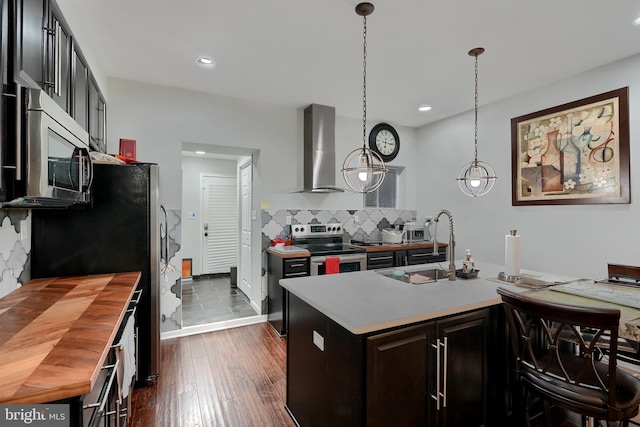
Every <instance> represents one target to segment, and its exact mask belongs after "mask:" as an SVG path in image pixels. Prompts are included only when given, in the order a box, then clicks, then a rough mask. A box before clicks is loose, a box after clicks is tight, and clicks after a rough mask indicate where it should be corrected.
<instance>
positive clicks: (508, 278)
mask: <svg viewBox="0 0 640 427" xmlns="http://www.w3.org/2000/svg"><path fill="white" fill-rule="evenodd" d="M517 234H518V230H509V235H510V236H516V235H517ZM519 278H520V275H512V274H506V273H505V272H504V271H501V272H500V273H498V280H502V281H503V282H509V283H514V282H515V281H516V280H518V279H519Z"/></svg>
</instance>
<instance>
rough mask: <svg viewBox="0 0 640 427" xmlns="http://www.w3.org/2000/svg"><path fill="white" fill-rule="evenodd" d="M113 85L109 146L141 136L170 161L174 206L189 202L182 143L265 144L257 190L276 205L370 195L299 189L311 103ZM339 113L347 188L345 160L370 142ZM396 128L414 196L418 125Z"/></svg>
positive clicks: (168, 186)
mask: <svg viewBox="0 0 640 427" xmlns="http://www.w3.org/2000/svg"><path fill="white" fill-rule="evenodd" d="M108 84H109V104H108V109H109V110H108V111H109V114H108V118H107V138H108V141H107V144H108V151H109V152H117V149H118V140H119V138H131V139H135V140H137V142H138V147H137V153H138V158H139V159H142V160H144V161H153V162H157V163H159V164H160V165H161V167H162V169H161V170H162V174H161V192H162V196H163V203H166V205H167V206H168V207H178V206H179V203H180V201H181V198H180V197H179V195H180V193H181V189H180V161H179V159H180V150H181V144H182V142H188V143H196V144H208V145H220V146H232V147H241V148H247V149H255V150H261V151H260V155H259V158H258V159H257V161H256V162H257V173H258V176H255V177H254V182H255V186H254V194H256V197H258V199H257V200H258V201H259V202H266V203H267V204H268V208H270V209H286V208H296V209H319V208H322V209H357V208H361V207H362V197H361V196H360V195H356V194H353V193H344V194H335V193H334V194H328V195H320V194H298V193H294V192H295V191H297V190H300V189H302V180H303V178H302V177H303V170H302V155H303V152H302V150H303V147H302V141H303V137H302V135H303V128H302V122H303V115H302V114H303V109H304V107H306V105H302V106H299V107H297V108H287V107H282V106H277V105H271V104H260V103H256V102H250V101H245V100H241V99H236V98H230V97H224V96H219V95H211V94H204V93H199V92H193V91H187V90H182V89H175V88H168V87H163V86H157V85H150V84H145V83H140V82H134V81H128V80H121V79H115V78H110V79H109V80H108ZM312 102H313V100H310V101H309V103H312ZM336 114H337V115H336V184H337V185H338V186H342V187H345V185H344V182H343V179H342V176H341V174H340V169H341V168H342V161H343V159H344V157H345V156H346V155H347V153H349V152H350V151H351V150H353V149H354V148H357V147H359V146H361V145H362V121H361V120H358V119H352V118H346V117H341V116H339V111H336ZM373 125H374V124H368V127H369V128H371V127H372V126H373ZM396 129H397V130H398V134H399V136H400V141H401V150H400V154H399V155H398V157H397V158H396V159H395V160H394V161H393V163H392V165H399V166H406V167H407V168H408V170H407V172H406V173H407V179H406V182H407V188H406V192H407V194H409V195H413V194H414V192H415V185H416V184H415V183H416V179H415V161H414V159H415V153H416V130H415V129H413V128H407V127H402V126H396ZM259 202H258V205H257V206H260V203H259ZM414 203H415V201H414V198H413V197H408V200H406V201H405V202H404V206H399V207H400V208H403V209H413V208H415V204H414Z"/></svg>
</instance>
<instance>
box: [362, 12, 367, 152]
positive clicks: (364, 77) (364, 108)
mask: <svg viewBox="0 0 640 427" xmlns="http://www.w3.org/2000/svg"><path fill="white" fill-rule="evenodd" d="M362 39H363V42H362V146H363V148H366V146H367V144H366V141H367V14H366V13H365V14H363V15H362Z"/></svg>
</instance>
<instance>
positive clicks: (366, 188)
mask: <svg viewBox="0 0 640 427" xmlns="http://www.w3.org/2000/svg"><path fill="white" fill-rule="evenodd" d="M386 173H387V169H386V167H385V166H384V161H383V160H382V159H381V158H380V156H379V155H378V153H376V152H375V151H373V150H371V149H369V148H366V147H362V148H356V149H355V150H353V151H352V152H350V153H349V154H348V155H347V158H346V159H345V160H344V163H343V165H342V175H343V176H344V180H345V182H346V183H347V185H348V186H349V188H351V189H352V190H353V191H355V192H357V193H370V192H371V191H375V190H377V189H378V188H380V186H381V185H382V183H383V182H384V177H385V175H386Z"/></svg>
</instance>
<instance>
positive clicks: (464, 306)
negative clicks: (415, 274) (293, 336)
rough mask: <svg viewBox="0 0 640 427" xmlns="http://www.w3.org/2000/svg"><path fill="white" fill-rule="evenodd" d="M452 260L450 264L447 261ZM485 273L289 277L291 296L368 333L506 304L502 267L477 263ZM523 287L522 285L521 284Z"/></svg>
mask: <svg viewBox="0 0 640 427" xmlns="http://www.w3.org/2000/svg"><path fill="white" fill-rule="evenodd" d="M445 264H446V265H445ZM434 266H435V267H436V268H442V269H446V267H447V266H448V263H442V265H440V264H427V265H416V266H407V267H403V268H402V270H403V271H406V272H412V271H420V270H423V269H425V268H432V267H434ZM476 268H477V269H478V270H479V276H480V277H477V278H474V279H461V278H458V279H457V280H455V281H450V280H447V279H439V280H438V281H437V282H433V283H425V284H410V283H404V282H402V281H399V280H395V279H393V278H390V277H386V276H384V275H382V274H380V273H379V270H378V271H366V272H357V273H347V274H337V275H330V276H311V277H305V278H295V279H284V280H281V281H280V283H281V285H282V286H283V287H284V288H285V289H287V290H288V291H289V292H290V293H291V294H294V295H296V296H297V297H298V298H300V299H301V300H303V301H304V302H306V303H307V304H309V305H310V306H311V307H313V308H315V309H316V310H318V311H319V312H321V313H323V314H324V315H326V316H327V317H329V318H330V319H331V320H333V321H335V322H336V323H337V324H339V325H340V326H342V327H344V328H345V329H346V330H348V331H349V332H351V333H353V334H367V333H371V332H375V331H380V330H384V329H388V328H394V327H398V326H402V325H407V324H411V323H415V322H422V321H426V320H430V319H435V318H439V317H443V316H447V315H451V314H455V313H460V312H464V311H469V310H474V309H478V308H483V307H490V306H493V305H497V304H500V302H501V300H500V296H499V295H498V294H497V293H496V288H497V287H498V286H513V285H510V284H508V283H502V284H501V283H497V282H496V281H492V280H487V278H492V277H497V276H498V273H499V272H500V271H501V270H502V269H503V267H502V266H499V265H494V264H489V263H483V262H476ZM519 289H520V288H519Z"/></svg>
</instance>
